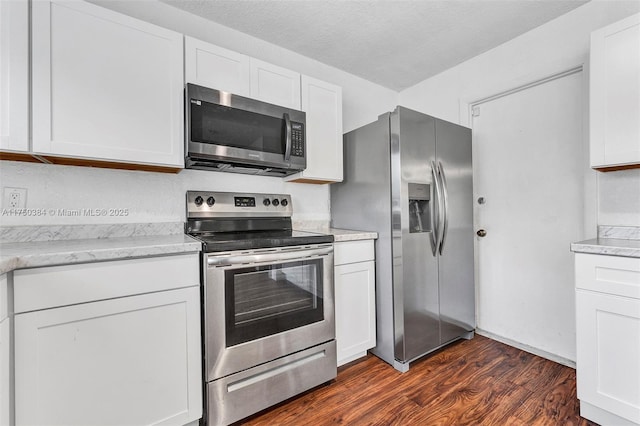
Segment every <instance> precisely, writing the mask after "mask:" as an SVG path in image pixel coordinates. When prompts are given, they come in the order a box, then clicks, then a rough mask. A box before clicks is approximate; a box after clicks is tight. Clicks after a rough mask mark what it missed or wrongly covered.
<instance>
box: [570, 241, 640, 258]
mask: <svg viewBox="0 0 640 426" xmlns="http://www.w3.org/2000/svg"><path fill="white" fill-rule="evenodd" d="M571 251H573V252H575V253H589V254H603V255H607V256H625V257H638V258H640V240H623V239H616V238H594V239H591V240H585V241H579V242H577V243H572V244H571Z"/></svg>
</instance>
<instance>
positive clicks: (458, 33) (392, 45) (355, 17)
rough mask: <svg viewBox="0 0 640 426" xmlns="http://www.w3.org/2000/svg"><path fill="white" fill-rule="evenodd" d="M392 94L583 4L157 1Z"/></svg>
mask: <svg viewBox="0 0 640 426" xmlns="http://www.w3.org/2000/svg"><path fill="white" fill-rule="evenodd" d="M161 1H162V2H163V3H167V4H170V5H172V6H175V7H178V8H180V9H183V10H186V11H188V12H191V13H194V14H196V15H199V16H202V17H204V18H206V19H209V20H211V21H214V22H217V23H219V24H221V25H224V26H226V27H229V28H233V29H236V30H238V31H241V32H243V33H246V34H249V35H252V36H254V37H257V38H260V39H263V40H266V41H268V42H270V43H273V44H275V45H278V46H281V47H284V48H286V49H289V50H292V51H294V52H297V53H299V54H302V55H304V56H307V57H310V58H313V59H316V60H318V61H320V62H323V63H325V64H328V65H332V66H334V67H336V68H339V69H341V70H344V71H347V72H349V73H352V74H355V75H357V76H360V77H362V78H365V79H367V80H369V81H372V82H375V83H378V84H380V85H382V86H385V87H388V88H390V89H394V90H397V91H400V90H402V89H405V88H407V87H410V86H412V85H414V84H416V83H418V82H420V81H422V80H424V79H426V78H428V77H431V76H433V75H435V74H438V73H440V72H442V71H444V70H446V69H447V68H451V67H452V66H454V65H457V64H459V63H461V62H464V61H465V60H467V59H469V58H472V57H474V56H476V55H479V54H480V53H482V52H486V51H487V50H490V49H492V48H493V47H496V46H498V45H500V44H502V43H504V42H506V41H508V40H510V39H512V38H514V37H517V36H518V35H520V34H523V33H525V32H527V31H529V30H531V29H533V28H535V27H537V26H540V25H542V24H544V23H545V22H547V21H550V20H552V19H554V18H556V17H558V16H560V15H562V14H564V13H567V12H568V11H570V10H572V9H575V8H576V7H579V6H581V5H582V4H584V3H586V2H587V1H588V0H462V1H460V0H367V1H365V0H161Z"/></svg>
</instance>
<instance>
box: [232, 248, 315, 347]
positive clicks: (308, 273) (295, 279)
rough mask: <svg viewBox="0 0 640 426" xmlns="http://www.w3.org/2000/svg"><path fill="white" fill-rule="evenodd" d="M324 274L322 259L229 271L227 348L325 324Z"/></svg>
mask: <svg viewBox="0 0 640 426" xmlns="http://www.w3.org/2000/svg"><path fill="white" fill-rule="evenodd" d="M322 275H323V274H322V259H315V260H308V261H296V262H287V263H278V264H276V265H268V266H258V267H250V268H240V269H232V270H227V271H226V272H225V299H226V300H225V306H226V344H227V347H229V346H234V345H237V344H240V343H244V342H248V341H251V340H255V339H259V338H261V337H265V336H270V335H273V334H277V333H280V332H283V331H286V330H291V329H294V328H298V327H302V326H304V325H307V324H311V323H314V322H318V321H322V320H323V318H324V314H323V297H322V282H323V276H322Z"/></svg>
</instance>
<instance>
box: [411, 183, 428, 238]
mask: <svg viewBox="0 0 640 426" xmlns="http://www.w3.org/2000/svg"><path fill="white" fill-rule="evenodd" d="M430 195H431V186H430V185H429V184H426V183H411V182H410V183H409V232H410V233H414V232H431V209H430V206H429V199H430Z"/></svg>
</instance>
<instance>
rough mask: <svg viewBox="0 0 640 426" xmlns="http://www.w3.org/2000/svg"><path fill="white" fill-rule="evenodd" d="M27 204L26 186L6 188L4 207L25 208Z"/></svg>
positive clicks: (3, 200)
mask: <svg viewBox="0 0 640 426" xmlns="http://www.w3.org/2000/svg"><path fill="white" fill-rule="evenodd" d="M26 206H27V189H26V188H9V187H5V188H4V196H3V198H2V207H3V208H5V209H24V208H25V207H26Z"/></svg>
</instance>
